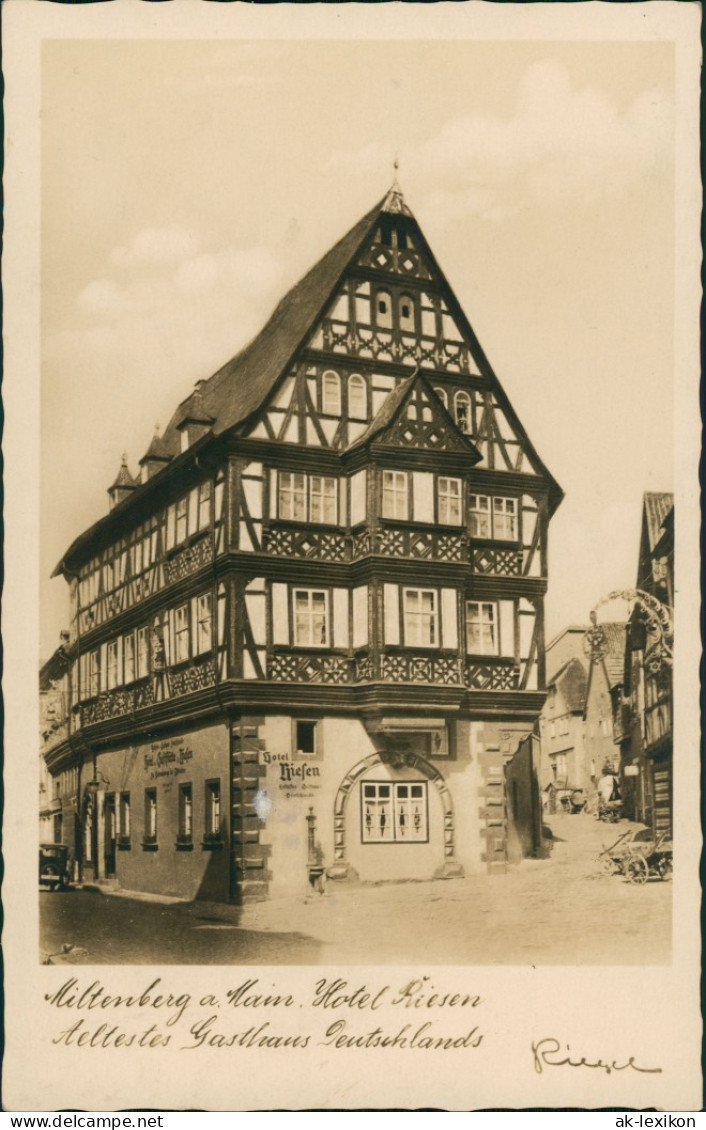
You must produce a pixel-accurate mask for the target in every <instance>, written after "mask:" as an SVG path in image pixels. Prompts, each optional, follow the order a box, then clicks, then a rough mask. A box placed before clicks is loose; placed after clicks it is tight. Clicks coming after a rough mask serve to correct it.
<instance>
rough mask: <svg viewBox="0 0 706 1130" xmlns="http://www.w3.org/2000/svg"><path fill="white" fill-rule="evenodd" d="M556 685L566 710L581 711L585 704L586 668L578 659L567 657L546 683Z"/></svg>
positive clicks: (550, 685)
mask: <svg viewBox="0 0 706 1130" xmlns="http://www.w3.org/2000/svg"><path fill="white" fill-rule="evenodd" d="M547 686H548V687H556V689H557V691H558V692H559V693H560V694H561V696H562V698H563V699H564V702H565V703H566V707H567V710H570V711H571V712H572V713H573V712H581V713H582V712H583V709H584V707H585V705H586V687H587V682H586V669H585V667H584V666H583V664H582V663H581V661H580V660H579V659H575V658H574V659H569V660H567V662H566V663H564V665H563V666H562V667H560V668H559V670H558V671H557V672H556V674H555V675H554V676H553V677H552V678H551V679H550V680H549V682H548V683H547Z"/></svg>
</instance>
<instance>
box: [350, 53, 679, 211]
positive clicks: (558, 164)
mask: <svg viewBox="0 0 706 1130" xmlns="http://www.w3.org/2000/svg"><path fill="white" fill-rule="evenodd" d="M671 113H672V106H671V103H670V101H669V99H668V98H667V96H666V95H665V94H664V92H663V91H662V90H660V89H658V88H656V87H655V88H654V89H648V90H644V91H643V92H642V93H641V94H640V95H639V96H638V97H636V98H635V100H634V101H633V102H632V103H631V104H630V105H629V106H628V107H627V109H625V110H621V109H620V108H619V107H618V106H617V105H615V104H614V103H613V102H612V101H611V100H610V99H609V98H607V97H606V95H605V94H604V93H603V92H602V91H600V90H598V89H595V88H592V87H589V86H584V87H579V86H577V85H575V84H574V83H573V82H572V80H571V76H570V73H569V71H568V69H567V68H566V67H565V66H563V65H562V64H560V63H557V62H555V61H554V60H549V59H547V60H544V61H542V62H539V63H536V64H534V65H533V66H531V67H529V68H528V70H527V71H526V72H525V75H524V77H523V80H522V82H521V84H520V87H519V89H518V96H517V100H516V107H515V112H514V114H513V115H512V116H511V117H505V118H501V117H498V116H493V115H490V114H466V115H459V116H458V117H455V118H453V119H451V120H449V121H447V122H446V123H445V124H444V125H443V127H442V128H441V130H440V132H439V133H437V134H436V135H435V136H433V137H430V138H427V139H426V140H425V141H423V142H421V143H419V144H417V145H416V146H410V147H409V148H406V149H405V150H404V152H403V153H402V154H401V156H402V167H403V173H404V178H403V179H404V181H405V183H407V182H409V183H410V184H412V183H413V184H414V187H415V191H416V192H417V193H418V194H419V195H421V194H422V193H424V194H425V195H426V197H427V199H426V206H427V207H428V209H429V210H434V212H435V214H436V215H437V216H439V217H443V218H446V220H447V221H452V220H456V219H459V218H461V217H463V216H465V215H467V214H480V215H484V216H486V217H488V218H491V219H502V218H503V217H505V216H507V215H510V214H515V213H517V212H520V211H521V210H522V209H523V208H524V207H526V206H528V205H531V206H532V207H536V206H538V205H539V206H554V205H556V204H557V203H558V202H560V201H562V200H565V199H570V200H571V201H572V202H579V203H581V204H584V205H588V206H591V205H595V204H596V203H597V202H599V201H600V200H603V199H606V198H609V197H616V196H624V195H626V194H627V193H629V192H631V191H635V190H636V188H637V187H638V186H639V184H640V182H641V180H642V179H643V178H644V177H646V176H649V175H650V174H651V173H654V172H655V171H657V170H658V169H660V168H665V167H666V166H667V162H668V146H669V139H670V130H671ZM387 158H388V153H387V149H386V147H385V146H384V145H382V144H380V145H368V146H365V147H364V148H363V149H362V150H359V151H358V152H356V153H351V152H346V151H343V150H340V151H338V152H337V153H335V154H334V155H333V157H332V158H331V161H330V162H329V164H330V166H332V167H334V168H339V169H341V168H343V169H347V170H349V171H353V170H357V171H359V172H360V171H365V172H367V171H368V170H369V171H370V173H371V175H372V174H373V172H374V171H376V170H377V169H379V168H380V167H381V166H382V165H384V164H385V162H386V161H387ZM440 182H441V183H443V184H444V188H443V189H442V190H439V189H438V188H435V187H434V186H438V184H439V183H440Z"/></svg>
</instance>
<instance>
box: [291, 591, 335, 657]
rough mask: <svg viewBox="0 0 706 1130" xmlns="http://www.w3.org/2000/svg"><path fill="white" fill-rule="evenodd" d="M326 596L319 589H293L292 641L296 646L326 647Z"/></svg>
mask: <svg viewBox="0 0 706 1130" xmlns="http://www.w3.org/2000/svg"><path fill="white" fill-rule="evenodd" d="M327 596H328V594H327V593H326V592H325V591H322V590H320V589H295V590H294V643H295V645H296V647H327V646H328V623H327V621H328V617H327Z"/></svg>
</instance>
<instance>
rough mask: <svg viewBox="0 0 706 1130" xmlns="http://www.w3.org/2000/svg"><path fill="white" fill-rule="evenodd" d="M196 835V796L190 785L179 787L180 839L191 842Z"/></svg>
mask: <svg viewBox="0 0 706 1130" xmlns="http://www.w3.org/2000/svg"><path fill="white" fill-rule="evenodd" d="M193 834H194V794H193V789H192V787H191V785H190V784H188V785H187V784H184V785H179V839H180V840H181V841H182V842H188V841H190V840H191V838H192V836H193Z"/></svg>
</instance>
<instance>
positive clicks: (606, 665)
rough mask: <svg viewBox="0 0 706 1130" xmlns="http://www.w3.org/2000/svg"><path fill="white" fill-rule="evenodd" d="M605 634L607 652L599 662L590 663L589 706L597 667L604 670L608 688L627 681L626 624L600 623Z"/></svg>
mask: <svg viewBox="0 0 706 1130" xmlns="http://www.w3.org/2000/svg"><path fill="white" fill-rule="evenodd" d="M599 626H600V628H601V629H602V631H603V632H604V635H605V654H604V655H603V657H602V659H600V660H599V662H598V663H590V664H589V671H588V685H587V687H586V705H587V706H588V701H589V696H590V693H591V685H592V683H593V678H594V672H595V671H596V669H597V668H599V667H600V669H601V670H602V672H603V675H604V677H605V681H606V684H607V686H608V690H613V688H614V687H619V686H622V685H623V684H624V681H625V645H626V641H627V625H626V624H600V625H599Z"/></svg>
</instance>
